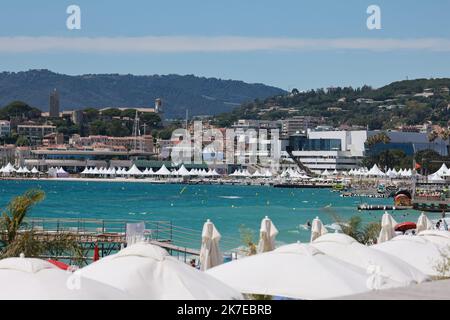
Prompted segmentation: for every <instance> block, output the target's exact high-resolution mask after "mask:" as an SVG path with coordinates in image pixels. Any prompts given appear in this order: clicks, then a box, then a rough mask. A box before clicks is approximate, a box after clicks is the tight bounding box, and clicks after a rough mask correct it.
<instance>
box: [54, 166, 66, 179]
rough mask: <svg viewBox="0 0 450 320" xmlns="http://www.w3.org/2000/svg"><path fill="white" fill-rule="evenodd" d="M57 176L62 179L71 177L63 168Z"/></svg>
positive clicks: (57, 171)
mask: <svg viewBox="0 0 450 320" xmlns="http://www.w3.org/2000/svg"><path fill="white" fill-rule="evenodd" d="M56 176H57V177H62V178H66V177H68V176H69V173H68V172H66V171H65V170H64V169H63V167H60V168H58V170H56Z"/></svg>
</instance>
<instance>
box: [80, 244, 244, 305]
mask: <svg viewBox="0 0 450 320" xmlns="http://www.w3.org/2000/svg"><path fill="white" fill-rule="evenodd" d="M81 273H82V275H83V276H85V277H87V278H90V279H94V280H96V281H99V282H102V283H105V284H108V285H110V286H113V287H115V288H118V289H121V290H123V291H125V292H126V293H127V294H129V295H130V296H132V297H133V298H134V299H151V300H193V299H194V300H211V299H215V300H224V299H227V300H229V299H241V298H242V296H241V295H240V294H239V293H238V292H236V291H235V290H233V289H231V288H230V287H228V286H227V285H226V284H223V283H221V282H220V281H218V280H217V279H214V278H213V277H211V276H209V275H208V274H206V273H204V272H200V271H198V270H197V269H195V268H192V267H191V266H189V265H187V264H185V263H183V262H181V261H179V260H178V259H176V258H175V257H171V256H170V255H169V254H168V253H167V251H165V250H164V249H162V248H160V247H157V246H154V245H151V244H146V243H136V244H134V245H131V246H129V247H127V248H125V249H123V250H121V251H120V252H119V253H117V254H114V255H111V256H108V257H106V258H103V259H101V260H99V261H97V262H95V263H93V264H91V265H89V266H87V267H84V268H83V269H81Z"/></svg>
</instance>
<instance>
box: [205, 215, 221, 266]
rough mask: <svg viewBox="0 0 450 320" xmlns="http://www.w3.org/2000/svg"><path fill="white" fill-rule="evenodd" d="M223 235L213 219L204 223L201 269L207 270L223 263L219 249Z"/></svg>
mask: <svg viewBox="0 0 450 320" xmlns="http://www.w3.org/2000/svg"><path fill="white" fill-rule="evenodd" d="M220 238H221V235H220V233H219V231H217V229H216V227H215V226H214V224H213V223H212V222H211V220H209V219H208V220H207V221H206V222H205V224H204V225H203V231H202V246H201V248H200V270H202V271H205V270H208V269H210V268H212V267H215V266H218V265H219V264H222V263H223V256H222V253H221V252H220V249H219V241H220Z"/></svg>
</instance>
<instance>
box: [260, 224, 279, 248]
mask: <svg viewBox="0 0 450 320" xmlns="http://www.w3.org/2000/svg"><path fill="white" fill-rule="evenodd" d="M277 234H278V230H277V228H276V227H275V225H274V224H273V222H272V220H270V219H269V217H267V216H266V217H265V218H264V219H263V220H262V221H261V228H260V229H259V243H258V252H259V253H263V252H268V251H272V250H274V249H275V237H276V236H277Z"/></svg>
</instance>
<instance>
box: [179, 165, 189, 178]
mask: <svg viewBox="0 0 450 320" xmlns="http://www.w3.org/2000/svg"><path fill="white" fill-rule="evenodd" d="M177 173H178V175H180V176H182V177H187V176H190V175H191V174H190V172H189V170H188V169H186V167H185V166H184V164H182V165H181V167H180V169H178V171H177Z"/></svg>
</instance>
